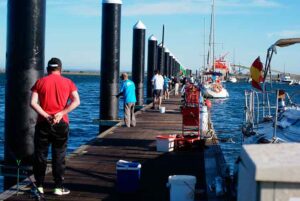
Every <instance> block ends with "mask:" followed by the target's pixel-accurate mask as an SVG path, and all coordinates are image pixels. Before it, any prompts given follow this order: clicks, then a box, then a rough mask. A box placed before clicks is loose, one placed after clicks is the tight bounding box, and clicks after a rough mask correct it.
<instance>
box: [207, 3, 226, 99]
mask: <svg viewBox="0 0 300 201" xmlns="http://www.w3.org/2000/svg"><path fill="white" fill-rule="evenodd" d="M214 2H215V1H214V0H212V14H211V27H210V35H209V51H208V56H207V60H208V65H210V66H211V68H212V69H211V70H208V71H205V72H203V73H202V76H203V79H202V87H201V90H202V94H203V96H204V97H205V98H227V97H229V93H228V91H227V90H226V89H225V87H224V86H223V84H222V82H223V80H224V76H223V74H222V73H221V72H220V71H218V72H217V71H216V65H220V64H221V63H220V60H215V48H214V47H215V33H214V24H215V13H214V12H215V8H214V6H215V3H214ZM210 53H212V54H210Z"/></svg>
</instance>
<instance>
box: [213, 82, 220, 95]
mask: <svg viewBox="0 0 300 201" xmlns="http://www.w3.org/2000/svg"><path fill="white" fill-rule="evenodd" d="M213 91H215V92H217V93H219V92H221V91H222V86H221V85H219V84H213Z"/></svg>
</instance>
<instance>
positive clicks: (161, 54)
mask: <svg viewBox="0 0 300 201" xmlns="http://www.w3.org/2000/svg"><path fill="white" fill-rule="evenodd" d="M164 58H165V48H164V47H163V46H162V44H159V45H158V52H157V70H159V72H160V73H161V74H163V73H164V64H165V59H164Z"/></svg>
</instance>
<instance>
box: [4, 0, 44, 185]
mask: <svg viewBox="0 0 300 201" xmlns="http://www.w3.org/2000/svg"><path fill="white" fill-rule="evenodd" d="M7 10H8V12H7V46H6V79H7V82H6V88H5V89H6V92H5V144H4V159H5V163H6V164H8V165H14V166H17V163H16V160H21V165H24V164H27V165H28V164H30V163H31V161H30V157H31V155H32V154H33V152H34V131H35V124H36V119H37V114H36V112H35V111H34V110H32V109H31V107H30V96H31V90H30V89H31V87H32V86H33V84H34V83H35V81H36V80H37V79H38V78H39V77H41V76H43V74H44V53H45V51H44V49H45V20H46V18H45V16H46V1H45V0H26V1H20V0H10V1H7ZM12 180H13V181H12ZM12 180H11V179H5V181H4V188H8V187H10V186H11V185H12V184H14V183H15V181H16V179H15V178H12Z"/></svg>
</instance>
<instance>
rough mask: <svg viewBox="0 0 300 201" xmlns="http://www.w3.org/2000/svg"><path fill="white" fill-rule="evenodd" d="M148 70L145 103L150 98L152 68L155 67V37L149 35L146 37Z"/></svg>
mask: <svg viewBox="0 0 300 201" xmlns="http://www.w3.org/2000/svg"><path fill="white" fill-rule="evenodd" d="M147 64H148V70H147V103H150V102H151V100H152V93H153V92H152V82H151V79H152V77H153V76H154V70H156V69H157V39H156V38H155V37H154V36H153V35H151V36H150V37H149V39H148V63H147Z"/></svg>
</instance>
